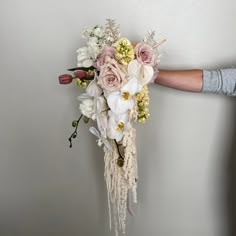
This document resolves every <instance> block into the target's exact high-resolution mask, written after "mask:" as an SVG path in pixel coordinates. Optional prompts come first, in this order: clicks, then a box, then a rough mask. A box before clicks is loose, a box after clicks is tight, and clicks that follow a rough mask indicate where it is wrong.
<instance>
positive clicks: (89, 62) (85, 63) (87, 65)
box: [82, 59, 93, 67]
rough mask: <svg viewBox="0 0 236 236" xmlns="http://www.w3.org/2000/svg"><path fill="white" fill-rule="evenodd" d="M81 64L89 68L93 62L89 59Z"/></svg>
mask: <svg viewBox="0 0 236 236" xmlns="http://www.w3.org/2000/svg"><path fill="white" fill-rule="evenodd" d="M82 64H83V67H90V66H92V65H93V60H91V59H87V60H84V61H83V62H82Z"/></svg>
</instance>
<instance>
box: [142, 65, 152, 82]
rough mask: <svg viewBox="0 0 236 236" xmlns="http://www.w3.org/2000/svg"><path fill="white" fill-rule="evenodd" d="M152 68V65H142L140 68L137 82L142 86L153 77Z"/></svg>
mask: <svg viewBox="0 0 236 236" xmlns="http://www.w3.org/2000/svg"><path fill="white" fill-rule="evenodd" d="M153 74H154V70H153V67H152V66H148V65H142V67H141V68H140V76H139V77H138V78H139V79H138V81H139V84H140V85H142V86H144V85H146V84H147V83H149V82H150V81H151V79H152V77H153Z"/></svg>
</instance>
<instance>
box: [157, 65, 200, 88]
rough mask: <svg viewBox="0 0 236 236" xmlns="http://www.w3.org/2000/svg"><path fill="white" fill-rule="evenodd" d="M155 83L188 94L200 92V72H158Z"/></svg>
mask: <svg viewBox="0 0 236 236" xmlns="http://www.w3.org/2000/svg"><path fill="white" fill-rule="evenodd" d="M155 83H157V84H160V85H164V86H167V87H170V88H174V89H178V90H184V91H189V92H201V90H202V86H203V71H202V70H197V69H196V70H159V74H158V76H157V79H156V80H155Z"/></svg>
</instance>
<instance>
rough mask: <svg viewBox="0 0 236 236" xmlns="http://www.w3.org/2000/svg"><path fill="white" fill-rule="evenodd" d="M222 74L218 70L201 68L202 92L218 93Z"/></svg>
mask: <svg viewBox="0 0 236 236" xmlns="http://www.w3.org/2000/svg"><path fill="white" fill-rule="evenodd" d="M221 88H222V76H221V73H220V70H211V71H210V70H203V86H202V92H203V93H220V92H221Z"/></svg>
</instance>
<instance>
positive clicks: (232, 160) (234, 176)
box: [226, 107, 236, 236]
mask: <svg viewBox="0 0 236 236" xmlns="http://www.w3.org/2000/svg"><path fill="white" fill-rule="evenodd" d="M232 129H234V134H233V138H232V143H231V147H232V148H231V152H230V155H229V159H228V165H227V170H226V174H227V183H226V184H227V211H228V219H229V236H236V107H235V108H234V126H233V127H232Z"/></svg>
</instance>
